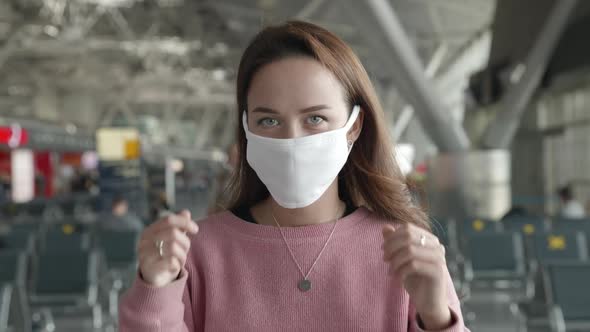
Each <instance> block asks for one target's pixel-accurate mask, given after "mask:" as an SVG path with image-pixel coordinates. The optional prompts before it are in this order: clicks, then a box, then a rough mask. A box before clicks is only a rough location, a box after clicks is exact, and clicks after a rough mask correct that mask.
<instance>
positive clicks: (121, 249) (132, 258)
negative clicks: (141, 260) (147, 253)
mask: <svg viewBox="0 0 590 332" xmlns="http://www.w3.org/2000/svg"><path fill="white" fill-rule="evenodd" d="M138 239H139V233H138V232H136V231H113V230H98V231H97V232H96V242H97V248H98V249H99V250H101V251H102V252H103V254H104V258H105V260H106V263H107V266H108V268H109V269H127V268H130V267H133V266H134V265H135V263H136V261H137V257H136V256H137V255H136V252H137V241H138Z"/></svg>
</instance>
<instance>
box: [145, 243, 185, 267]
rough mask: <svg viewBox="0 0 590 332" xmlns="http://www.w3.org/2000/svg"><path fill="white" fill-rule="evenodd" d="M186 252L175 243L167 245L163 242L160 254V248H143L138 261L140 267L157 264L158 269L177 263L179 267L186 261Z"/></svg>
mask: <svg viewBox="0 0 590 332" xmlns="http://www.w3.org/2000/svg"><path fill="white" fill-rule="evenodd" d="M186 257H187V252H186V251H184V249H183V248H182V247H181V246H180V245H179V244H177V243H172V244H169V245H166V244H164V246H163V247H162V255H161V256H160V250H159V249H158V248H156V247H153V249H150V248H145V249H144V250H142V251H141V253H140V255H139V262H140V265H141V266H142V267H152V268H153V267H154V266H158V267H159V268H160V269H167V270H169V269H172V268H173V267H174V266H176V265H177V264H175V263H174V262H175V261H176V263H178V266H179V267H182V266H184V264H185V263H186Z"/></svg>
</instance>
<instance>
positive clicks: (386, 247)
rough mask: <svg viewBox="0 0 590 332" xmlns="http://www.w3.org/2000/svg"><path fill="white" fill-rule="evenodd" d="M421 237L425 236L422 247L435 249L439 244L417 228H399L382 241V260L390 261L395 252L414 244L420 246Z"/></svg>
mask: <svg viewBox="0 0 590 332" xmlns="http://www.w3.org/2000/svg"><path fill="white" fill-rule="evenodd" d="M422 235H424V236H425V238H426V241H425V243H424V246H426V247H437V246H438V244H439V241H438V238H437V237H436V236H434V235H432V234H430V233H428V232H425V231H423V230H421V229H419V228H417V227H416V228H414V229H412V228H410V227H407V226H405V227H400V228H398V229H397V230H396V231H395V234H393V235H392V236H391V237H390V238H389V239H388V240H384V243H383V245H382V246H381V248H382V249H383V259H384V260H390V259H391V257H392V256H393V254H394V253H395V252H397V251H398V250H400V249H401V248H403V247H407V246H410V245H414V244H420V242H421V237H422Z"/></svg>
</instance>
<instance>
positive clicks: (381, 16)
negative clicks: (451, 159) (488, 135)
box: [348, 0, 470, 152]
mask: <svg viewBox="0 0 590 332" xmlns="http://www.w3.org/2000/svg"><path fill="white" fill-rule="evenodd" d="M361 3H362V4H366V6H367V7H368V8H369V9H370V11H371V12H372V14H373V16H374V18H375V19H376V21H377V23H378V25H379V26H380V27H381V30H382V33H383V35H384V37H385V42H386V47H387V50H388V51H389V52H388V54H387V55H388V58H389V62H386V63H389V64H391V67H390V68H391V70H392V75H393V76H394V77H396V79H397V80H398V82H404V84H405V85H406V87H405V89H404V91H403V92H404V97H405V98H406V99H407V100H409V101H410V102H411V103H412V105H413V106H414V109H415V110H416V115H417V116H418V118H419V119H420V123H421V124H422V126H423V127H424V129H425V131H426V132H427V133H428V134H429V136H430V138H431V139H432V141H433V142H434V144H436V145H437V147H438V148H439V150H441V151H443V152H460V151H464V150H467V149H468V148H469V145H470V142H469V139H468V138H467V135H466V133H465V130H464V129H463V128H462V127H461V124H460V123H458V122H457V121H455V120H454V119H453V118H452V117H451V116H450V113H449V112H448V110H445V109H444V108H443V107H442V105H441V98H440V96H438V95H437V94H436V92H435V90H434V87H433V86H432V84H430V82H428V79H427V78H426V75H425V74H424V69H423V68H422V65H421V63H420V60H419V56H418V54H417V53H416V51H415V50H414V48H413V46H412V45H411V43H410V41H409V39H408V37H407V35H406V33H405V31H404V30H403V28H402V26H401V24H400V22H399V20H398V18H397V15H396V14H395V12H394V11H393V8H392V7H391V5H390V3H389V2H388V1H387V0H367V1H362V2H360V1H353V0H350V1H349V2H348V4H349V5H351V6H355V7H358V6H359V4H361ZM359 10H362V8H359Z"/></svg>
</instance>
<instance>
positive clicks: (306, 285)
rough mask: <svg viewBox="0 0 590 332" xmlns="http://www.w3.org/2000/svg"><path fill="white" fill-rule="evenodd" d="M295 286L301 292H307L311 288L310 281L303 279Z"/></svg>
mask: <svg viewBox="0 0 590 332" xmlns="http://www.w3.org/2000/svg"><path fill="white" fill-rule="evenodd" d="M297 288H299V290H300V291H302V292H307V291H308V290H310V289H311V281H309V280H307V279H303V280H301V281H299V283H298V284H297Z"/></svg>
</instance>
